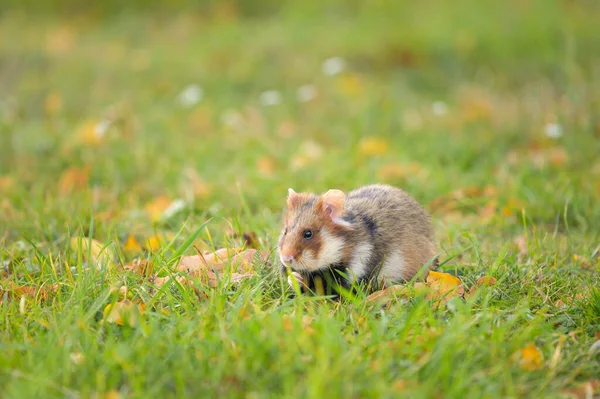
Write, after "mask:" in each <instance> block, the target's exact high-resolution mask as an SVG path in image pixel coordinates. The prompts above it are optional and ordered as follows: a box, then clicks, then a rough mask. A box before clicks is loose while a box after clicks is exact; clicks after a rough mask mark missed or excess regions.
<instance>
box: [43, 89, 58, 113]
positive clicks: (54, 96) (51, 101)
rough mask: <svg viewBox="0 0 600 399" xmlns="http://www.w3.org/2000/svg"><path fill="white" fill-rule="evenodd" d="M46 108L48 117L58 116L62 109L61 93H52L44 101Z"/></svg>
mask: <svg viewBox="0 0 600 399" xmlns="http://www.w3.org/2000/svg"><path fill="white" fill-rule="evenodd" d="M44 108H45V111H46V115H47V116H54V115H56V114H58V113H59V112H60V110H61V108H62V97H61V95H60V94H59V93H55V92H53V93H50V94H48V95H47V96H46V100H45V101H44Z"/></svg>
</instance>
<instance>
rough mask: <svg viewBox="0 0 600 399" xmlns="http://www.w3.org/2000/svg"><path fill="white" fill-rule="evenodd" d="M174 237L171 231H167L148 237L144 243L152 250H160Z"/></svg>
mask: <svg viewBox="0 0 600 399" xmlns="http://www.w3.org/2000/svg"><path fill="white" fill-rule="evenodd" d="M172 239H173V236H172V234H170V233H167V234H163V233H157V234H155V235H153V236H150V237H148V238H147V239H146V241H145V243H144V245H145V247H146V248H147V249H148V250H150V251H158V250H159V249H161V248H162V247H163V246H165V245H166V244H167V243H168V242H169V241H170V240H172Z"/></svg>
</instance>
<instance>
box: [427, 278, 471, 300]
mask: <svg viewBox="0 0 600 399" xmlns="http://www.w3.org/2000/svg"><path fill="white" fill-rule="evenodd" d="M427 286H428V287H429V288H431V289H432V292H431V293H430V295H429V296H428V299H434V300H441V301H443V302H445V301H447V300H448V299H450V298H452V297H456V296H463V295H464V293H465V289H464V286H463V285H462V281H460V279H459V278H458V277H455V276H453V275H451V274H448V273H440V272H435V271H430V272H429V275H428V276H427Z"/></svg>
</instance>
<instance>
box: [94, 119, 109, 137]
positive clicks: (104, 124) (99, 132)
mask: <svg viewBox="0 0 600 399" xmlns="http://www.w3.org/2000/svg"><path fill="white" fill-rule="evenodd" d="M109 127H110V121H109V120H108V119H104V120H103V121H101V122H100V123H98V124H97V125H96V129H95V131H94V132H95V133H96V137H98V138H102V137H104V135H105V134H106V131H107V130H108V128H109Z"/></svg>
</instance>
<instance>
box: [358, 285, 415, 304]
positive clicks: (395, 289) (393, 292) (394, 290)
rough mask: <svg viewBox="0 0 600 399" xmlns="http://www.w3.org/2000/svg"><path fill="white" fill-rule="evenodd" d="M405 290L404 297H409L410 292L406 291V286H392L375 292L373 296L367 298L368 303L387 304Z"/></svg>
mask: <svg viewBox="0 0 600 399" xmlns="http://www.w3.org/2000/svg"><path fill="white" fill-rule="evenodd" d="M403 290H404V295H402V296H407V294H408V290H406V286H405V285H402V284H398V285H392V286H391V287H388V288H385V289H383V290H379V291H375V292H374V293H372V294H371V295H369V296H368V297H367V302H371V303H373V302H387V301H389V300H391V299H392V298H394V297H396V296H398V294H399V293H400V292H402V291H403Z"/></svg>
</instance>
